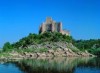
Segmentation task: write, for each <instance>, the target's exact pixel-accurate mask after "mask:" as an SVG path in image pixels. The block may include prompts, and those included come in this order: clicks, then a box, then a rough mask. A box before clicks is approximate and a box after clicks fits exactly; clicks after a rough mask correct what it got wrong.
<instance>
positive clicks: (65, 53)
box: [0, 48, 94, 59]
mask: <svg viewBox="0 0 100 73" xmlns="http://www.w3.org/2000/svg"><path fill="white" fill-rule="evenodd" d="M37 57H94V55H93V54H90V53H89V52H87V51H85V52H81V51H80V52H73V51H72V50H71V49H68V48H65V49H60V48H58V49H56V50H53V49H50V50H47V52H20V53H19V52H17V51H12V52H6V53H1V54H0V59H28V58H29V59H31V58H37Z"/></svg>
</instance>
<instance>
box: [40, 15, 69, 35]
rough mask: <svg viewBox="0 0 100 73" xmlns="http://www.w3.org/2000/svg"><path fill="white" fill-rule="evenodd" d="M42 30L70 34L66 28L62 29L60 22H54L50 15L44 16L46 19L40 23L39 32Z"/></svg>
mask: <svg viewBox="0 0 100 73" xmlns="http://www.w3.org/2000/svg"><path fill="white" fill-rule="evenodd" d="M44 32H59V33H62V34H65V35H70V34H69V32H68V31H67V30H63V29H62V23H61V22H55V21H53V20H52V18H50V17H48V18H46V21H45V22H43V23H42V24H41V25H40V29H39V33H40V34H41V33H44Z"/></svg>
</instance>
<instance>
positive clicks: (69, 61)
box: [16, 57, 100, 73]
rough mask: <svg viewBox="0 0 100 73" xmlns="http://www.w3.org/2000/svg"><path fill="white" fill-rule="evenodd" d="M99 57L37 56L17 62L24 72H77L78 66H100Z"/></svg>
mask: <svg viewBox="0 0 100 73" xmlns="http://www.w3.org/2000/svg"><path fill="white" fill-rule="evenodd" d="M99 62H100V59H99V58H75V57H74V58H64V57H55V58H37V59H31V60H30V59H27V60H22V61H19V62H17V64H16V65H17V66H18V67H20V69H21V70H22V71H24V72H25V73H77V72H78V71H76V69H78V68H80V67H87V68H88V67H90V68H100V63H99Z"/></svg>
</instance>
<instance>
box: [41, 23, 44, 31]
mask: <svg viewBox="0 0 100 73" xmlns="http://www.w3.org/2000/svg"><path fill="white" fill-rule="evenodd" d="M41 32H42V33H44V32H45V25H44V24H42V26H41Z"/></svg>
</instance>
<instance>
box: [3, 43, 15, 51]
mask: <svg viewBox="0 0 100 73" xmlns="http://www.w3.org/2000/svg"><path fill="white" fill-rule="evenodd" d="M12 49H13V47H12V45H11V44H10V43H9V42H6V43H5V44H4V46H3V51H11V50H12Z"/></svg>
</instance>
